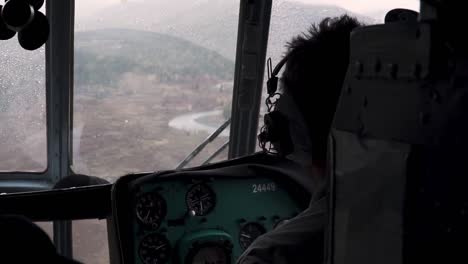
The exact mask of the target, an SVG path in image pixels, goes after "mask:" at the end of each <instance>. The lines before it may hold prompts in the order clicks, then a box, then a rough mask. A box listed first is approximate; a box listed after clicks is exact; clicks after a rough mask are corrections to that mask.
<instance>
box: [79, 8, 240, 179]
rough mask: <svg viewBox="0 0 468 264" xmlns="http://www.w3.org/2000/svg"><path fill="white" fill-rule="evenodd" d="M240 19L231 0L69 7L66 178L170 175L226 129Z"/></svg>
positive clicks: (202, 158)
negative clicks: (70, 109) (69, 152)
mask: <svg viewBox="0 0 468 264" xmlns="http://www.w3.org/2000/svg"><path fill="white" fill-rule="evenodd" d="M238 12H239V1H237V0H230V1H192V0H190V1H189V0H182V1H162V0H160V1H159V0H158V1H153V0H151V1H149V0H147V1H117V0H116V1H110V0H109V1H76V18H75V21H76V23H75V53H74V54H75V58H74V63H75V67H74V68H75V72H74V122H73V170H74V171H75V172H76V173H80V174H88V175H94V176H100V177H103V178H106V179H107V180H109V181H111V182H112V181H114V180H115V179H116V178H117V177H118V176H121V175H123V174H125V173H135V172H145V171H154V170H161V169H173V168H175V167H176V166H177V165H178V164H179V163H180V162H181V161H182V160H184V158H185V157H186V156H187V155H188V154H190V153H191V152H192V151H193V150H194V149H195V147H196V146H197V145H199V144H200V143H202V142H203V141H204V140H205V139H206V138H207V136H208V135H210V134H211V133H213V132H214V131H215V130H216V129H217V128H218V127H219V126H221V125H222V124H223V123H224V122H225V121H226V120H227V119H229V118H230V110H231V101H232V88H233V76H234V61H235V51H236V41H237V26H238ZM228 133H229V128H227V129H226V130H225V131H224V132H223V133H222V134H221V135H220V136H219V137H218V138H217V139H216V140H215V141H214V142H213V143H211V144H209V145H208V146H207V147H206V149H205V150H204V151H203V152H202V153H201V154H200V155H198V156H197V158H196V159H195V160H193V161H192V162H191V163H190V165H200V164H202V163H203V162H204V161H205V160H206V159H208V158H209V157H210V155H211V154H213V153H215V152H216V151H217V150H218V149H219V148H220V147H221V146H223V145H224V144H225V143H226V142H227V141H228V140H229V138H228ZM226 157H227V149H225V150H224V151H223V152H222V154H221V155H220V156H218V159H225V158H226Z"/></svg>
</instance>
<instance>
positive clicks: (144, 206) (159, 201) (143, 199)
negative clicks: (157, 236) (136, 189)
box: [136, 192, 167, 229]
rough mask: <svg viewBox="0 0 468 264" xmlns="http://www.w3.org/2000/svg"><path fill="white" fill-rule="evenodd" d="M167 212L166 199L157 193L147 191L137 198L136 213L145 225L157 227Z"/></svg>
mask: <svg viewBox="0 0 468 264" xmlns="http://www.w3.org/2000/svg"><path fill="white" fill-rule="evenodd" d="M166 212H167V206H166V201H165V200H164V198H163V197H161V195H159V194H157V193H154V192H153V193H145V194H143V195H141V196H140V197H138V199H137V204H136V215H137V218H138V220H139V221H140V222H141V223H142V224H144V225H145V226H149V227H151V228H153V229H157V228H158V227H159V225H160V224H161V221H162V220H163V219H164V217H165V216H166Z"/></svg>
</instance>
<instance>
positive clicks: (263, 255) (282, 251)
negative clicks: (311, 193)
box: [237, 197, 327, 264]
mask: <svg viewBox="0 0 468 264" xmlns="http://www.w3.org/2000/svg"><path fill="white" fill-rule="evenodd" d="M326 209H327V198H326V197H322V198H321V199H319V200H313V201H312V202H311V203H310V205H309V207H308V208H307V209H306V210H305V211H303V212H302V213H301V214H299V215H298V216H296V217H295V218H293V219H291V220H290V221H289V222H286V223H284V224H282V225H281V226H278V227H277V228H276V229H275V230H272V231H271V232H268V233H266V234H264V235H262V236H260V237H258V238H257V239H256V240H255V241H254V242H253V243H252V244H251V245H250V247H249V248H248V249H247V250H246V251H245V252H244V254H243V255H242V256H241V257H240V258H239V259H238V262H237V263H238V264H264V263H265V264H266V263H269V264H284V263H294V264H300V263H308V264H314V263H323V259H324V257H323V256H324V226H325V222H326Z"/></svg>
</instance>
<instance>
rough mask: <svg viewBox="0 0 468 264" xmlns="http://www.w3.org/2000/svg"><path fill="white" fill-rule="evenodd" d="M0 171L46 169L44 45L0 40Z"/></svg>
mask: <svg viewBox="0 0 468 264" xmlns="http://www.w3.org/2000/svg"><path fill="white" fill-rule="evenodd" d="M0 50H1V53H0V61H1V63H0V120H1V122H2V125H0V172H12V171H23V172H41V171H44V170H45V169H46V168H47V133H46V96H45V93H46V92H45V48H44V47H42V48H40V49H38V50H35V51H27V50H24V49H22V48H21V46H20V45H19V44H18V40H17V38H16V37H13V38H12V39H10V40H6V41H0Z"/></svg>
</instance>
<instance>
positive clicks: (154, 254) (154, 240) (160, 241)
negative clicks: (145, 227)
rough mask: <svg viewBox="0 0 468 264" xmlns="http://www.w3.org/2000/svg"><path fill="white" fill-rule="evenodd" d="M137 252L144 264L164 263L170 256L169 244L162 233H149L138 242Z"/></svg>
mask: <svg viewBox="0 0 468 264" xmlns="http://www.w3.org/2000/svg"><path fill="white" fill-rule="evenodd" d="M138 254H139V255H140V259H141V261H142V262H143V263H144V264H164V263H167V262H168V260H169V257H170V256H171V245H170V244H169V241H168V240H167V238H166V237H165V236H164V235H161V234H158V233H153V234H149V235H147V236H146V237H145V238H143V240H142V241H141V242H140V246H139V248H138Z"/></svg>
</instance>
